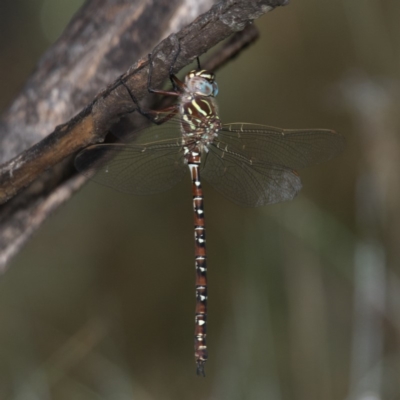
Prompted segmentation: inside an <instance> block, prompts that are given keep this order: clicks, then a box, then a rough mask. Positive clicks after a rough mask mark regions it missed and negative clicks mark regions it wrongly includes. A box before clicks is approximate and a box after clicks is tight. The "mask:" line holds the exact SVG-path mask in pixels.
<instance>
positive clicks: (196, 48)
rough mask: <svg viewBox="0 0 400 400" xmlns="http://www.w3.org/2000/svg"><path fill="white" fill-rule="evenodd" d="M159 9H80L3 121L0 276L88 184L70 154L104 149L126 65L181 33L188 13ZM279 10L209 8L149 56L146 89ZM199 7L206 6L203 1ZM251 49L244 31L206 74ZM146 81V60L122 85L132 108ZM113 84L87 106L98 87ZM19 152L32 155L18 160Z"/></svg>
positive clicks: (266, 4)
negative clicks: (246, 47)
mask: <svg viewBox="0 0 400 400" xmlns="http://www.w3.org/2000/svg"><path fill="white" fill-rule="evenodd" d="M161 3H162V4H164V1H161V0H160V1H159V2H158V4H157V6H154V5H152V4H149V5H147V6H143V3H138V4H135V3H132V1H129V2H126V1H124V0H93V1H90V2H88V3H86V5H85V6H84V7H83V8H82V10H81V11H80V12H79V13H78V14H77V15H76V16H75V17H74V18H73V20H72V21H71V23H70V24H69V26H68V27H67V29H66V31H65V32H64V34H63V35H62V37H61V38H60V39H59V40H58V41H57V42H56V43H55V44H54V45H53V46H52V47H51V48H50V49H49V51H48V52H47V53H46V54H45V55H44V56H43V58H42V59H41V61H40V62H39V64H38V67H37V69H36V71H35V72H34V74H33V75H32V77H31V78H30V79H29V81H28V82H27V84H26V85H25V87H24V89H23V90H22V92H21V94H20V95H19V96H18V97H17V99H16V100H15V102H14V103H13V104H12V106H11V107H10V109H9V110H8V111H7V112H6V113H5V114H4V116H3V119H2V121H1V122H0V138H1V139H0V146H1V147H0V148H1V149H2V154H1V157H2V160H3V161H4V160H6V159H10V158H11V157H13V156H14V158H12V159H11V160H10V161H8V162H5V163H4V164H3V165H1V166H0V203H5V202H7V203H5V204H3V206H1V207H0V269H1V268H4V266H5V265H6V263H7V262H8V261H9V260H10V258H11V257H12V256H13V255H14V254H16V253H17V252H18V250H19V249H20V248H21V246H22V245H23V243H24V242H25V241H26V240H27V239H28V238H29V236H30V235H31V234H32V233H33V232H34V231H35V230H36V229H37V228H38V227H39V226H40V224H41V223H42V222H43V221H44V220H45V219H46V218H47V216H48V215H49V213H50V212H51V211H53V210H54V209H56V208H57V207H58V206H59V205H60V204H61V203H62V202H64V201H66V200H67V199H68V198H69V197H70V196H71V195H72V193H74V192H75V191H76V190H77V189H78V188H79V187H80V186H81V185H82V184H83V183H84V182H85V177H82V176H80V175H77V174H76V173H75V170H74V169H73V164H72V162H73V157H74V155H75V154H76V152H77V151H79V150H80V149H82V148H84V147H86V146H87V145H89V144H92V143H96V142H101V141H103V140H104V138H105V135H106V134H107V132H108V131H109V128H110V127H111V126H112V124H113V123H115V122H116V121H117V120H118V119H119V118H120V117H121V116H122V115H124V114H126V113H127V112H131V111H132V102H131V101H130V99H129V97H128V96H127V93H126V89H125V88H124V87H122V86H121V85H120V80H119V79H117V80H115V77H117V76H118V75H119V74H120V72H119V71H123V70H124V69H125V70H126V69H127V63H129V60H127V59H128V57H127V55H131V56H132V58H133V57H135V56H137V55H139V54H143V53H145V52H148V51H149V49H150V48H151V47H152V46H153V45H154V43H155V42H156V41H157V40H158V39H159V38H160V37H163V36H164V37H165V34H166V33H170V31H171V30H172V29H176V28H177V27H178V21H179V20H180V18H181V16H182V15H184V12H185V11H187V8H188V5H187V4H186V3H185V2H182V1H178V0H176V1H171V0H167V1H165V4H164V7H160V5H161ZM198 3H200V2H198ZM286 3H287V0H259V1H248V0H247V1H246V0H236V1H233V0H231V1H223V2H221V3H218V4H217V5H215V6H213V7H212V8H211V9H210V10H209V11H208V12H206V13H204V14H202V15H201V16H199V17H198V18H197V19H196V20H195V21H193V22H192V23H191V24H189V25H188V26H186V27H185V28H183V29H182V30H180V31H179V32H178V33H176V34H172V35H170V36H169V37H167V38H166V39H165V40H163V41H162V42H160V43H159V44H158V45H157V46H156V47H155V48H154V50H153V63H154V73H153V76H152V78H153V81H152V83H153V86H154V87H157V86H160V85H161V83H162V82H163V80H165V78H166V77H167V76H168V73H169V68H170V65H171V63H172V60H173V58H174V55H175V54H176V51H177V48H178V46H179V48H180V52H179V57H178V59H177V60H176V63H175V69H176V71H178V70H179V69H181V68H182V67H184V66H186V65H187V64H189V63H190V62H192V61H193V60H194V59H195V58H196V57H197V56H199V55H201V54H203V53H204V52H206V51H207V50H209V49H210V48H212V47H213V46H215V45H216V44H217V43H218V42H219V41H221V40H223V39H225V38H227V37H228V36H229V35H231V34H232V33H235V32H238V31H241V30H243V29H244V28H245V27H246V26H249V25H250V24H251V22H252V21H253V20H254V19H255V18H257V17H259V16H261V15H262V14H263V13H265V12H267V11H270V10H272V9H273V8H274V7H276V6H280V5H285V4H286ZM202 4H206V5H208V3H207V1H204V2H203V3H202ZM94 9H95V10H96V12H94ZM93 15H96V18H95V19H93V18H92V16H93ZM110 15H113V18H112V19H110ZM178 16H179V18H178ZM175 21H176V22H175ZM139 34H140V35H139ZM253 39H254V30H251V29H249V30H248V31H247V33H246V34H245V35H241V36H240V35H239V36H236V38H235V39H234V41H231V42H228V44H226V45H225V47H224V48H223V51H222V52H221V53H219V54H218V55H217V57H216V59H218V61H216V60H214V65H212V66H213V67H217V66H218V63H219V64H220V63H222V62H224V61H226V59H228V58H229V57H231V56H233V55H234V54H235V53H236V52H238V51H239V50H240V48H241V47H243V45H245V44H246V43H247V42H250V41H251V40H253ZM235 40H236V42H235ZM178 43H179V44H178ZM207 67H208V66H207ZM147 74H148V59H147V57H143V58H141V59H140V60H139V61H138V62H136V63H135V64H134V65H133V66H132V67H130V68H129V70H128V71H127V72H126V73H125V74H124V75H123V79H124V81H125V82H126V83H127V84H128V85H129V87H130V88H131V90H132V91H133V93H135V96H136V97H137V98H138V99H142V98H143V97H144V96H145V95H146V94H147V85H146V82H147ZM113 80H115V82H114V83H113V84H111V85H109V86H108V87H107V88H106V89H105V90H103V91H101V92H100V93H99V94H97V95H96V96H95V97H94V99H93V100H92V101H91V102H90V103H89V99H90V98H93V96H94V94H95V92H96V91H97V90H98V89H99V88H100V87H101V86H103V85H104V84H105V83H106V82H110V81H113ZM85 103H89V104H88V105H87V106H85ZM83 107H84V108H83ZM82 108H83V110H82V111H81V112H79V113H78V114H77V115H76V116H75V117H73V118H72V119H71V120H70V121H69V122H68V123H66V124H63V125H60V126H58V127H56V129H55V130H54V131H53V132H52V133H51V134H50V135H47V132H48V131H51V127H52V126H55V125H57V124H60V123H61V122H62V121H65V120H68V119H69V118H71V116H72V115H74V114H76V112H77V111H78V110H79V109H82ZM42 138H43V139H42ZM40 139H42V140H41V141H40ZM35 142H37V143H36V144H33V143H35ZM29 146H31V147H29ZM26 147H29V148H28V149H27V150H24V151H23V152H22V153H21V154H19V155H17V156H15V154H17V153H18V152H20V151H22V150H23V149H25V148H26ZM29 184H30V186H29V187H28V188H26V189H24V190H22V189H23V188H24V187H26V186H27V185H29ZM17 194H18V195H17Z"/></svg>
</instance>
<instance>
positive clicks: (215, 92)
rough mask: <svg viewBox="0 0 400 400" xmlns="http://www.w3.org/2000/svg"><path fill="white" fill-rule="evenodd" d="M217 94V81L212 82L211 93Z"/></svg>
mask: <svg viewBox="0 0 400 400" xmlns="http://www.w3.org/2000/svg"><path fill="white" fill-rule="evenodd" d="M217 94H218V85H217V82H214V84H213V95H214V96H216V95H217Z"/></svg>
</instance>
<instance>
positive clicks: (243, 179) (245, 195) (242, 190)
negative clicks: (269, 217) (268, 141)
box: [202, 144, 301, 207]
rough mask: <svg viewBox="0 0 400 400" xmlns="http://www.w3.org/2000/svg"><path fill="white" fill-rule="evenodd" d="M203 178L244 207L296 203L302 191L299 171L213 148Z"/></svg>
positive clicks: (212, 146)
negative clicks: (287, 201) (294, 200)
mask: <svg viewBox="0 0 400 400" xmlns="http://www.w3.org/2000/svg"><path fill="white" fill-rule="evenodd" d="M202 176H203V178H204V179H206V180H207V181H208V182H209V183H210V184H211V185H212V186H213V187H214V189H215V190H217V191H218V192H219V193H221V194H222V195H223V196H225V197H226V198H228V199H229V200H231V201H233V202H234V203H236V204H238V205H241V206H249V207H258V206H263V205H266V204H272V203H278V202H281V201H286V200H292V199H293V198H294V197H295V196H296V195H297V193H298V192H299V191H300V189H301V181H300V178H299V176H298V175H297V173H296V172H295V171H292V170H290V169H288V168H284V167H280V166H278V165H272V164H268V163H260V162H253V163H249V161H248V160H247V159H246V158H244V157H241V156H240V155H239V154H237V153H229V152H227V151H225V150H221V149H220V148H218V147H217V146H216V145H214V144H212V145H210V146H209V152H208V153H207V154H206V155H205V156H204V163H203V165H202Z"/></svg>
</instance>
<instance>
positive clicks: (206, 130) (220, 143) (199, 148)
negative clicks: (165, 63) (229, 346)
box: [75, 62, 344, 376]
mask: <svg viewBox="0 0 400 400" xmlns="http://www.w3.org/2000/svg"><path fill="white" fill-rule="evenodd" d="M151 65H152V64H151V62H150V67H149V81H148V89H149V91H150V92H152V93H155V94H160V95H165V96H174V97H175V98H176V99H177V101H176V102H175V104H173V105H172V106H170V107H168V108H165V109H163V110H159V111H158V112H157V111H155V114H156V116H155V117H154V118H153V117H150V113H148V112H144V111H142V110H140V108H139V107H138V110H139V111H140V112H141V113H142V114H143V115H145V116H146V117H149V119H153V122H156V124H155V125H153V126H151V127H149V128H147V129H145V130H144V131H143V132H142V133H141V134H140V135H139V139H138V140H137V141H135V142H132V143H108V144H98V145H92V146H89V147H87V148H86V149H84V150H83V151H81V152H80V153H79V154H78V155H77V157H76V159H75V166H76V168H77V169H78V170H79V171H82V172H84V173H86V174H90V176H91V177H92V179H93V180H94V181H96V182H98V183H101V184H103V185H106V186H109V187H112V188H114V189H117V190H119V191H122V192H125V193H129V194H135V195H148V194H155V193H160V192H163V191H166V190H168V189H170V188H172V187H173V186H174V185H176V184H177V183H178V182H180V181H181V180H182V179H183V178H184V176H185V175H186V174H187V170H189V172H190V176H191V182H192V194H193V212H194V239H195V240H194V242H195V251H194V253H195V270H196V275H195V293H196V305H195V333H194V354H195V361H196V371H197V374H198V375H202V376H205V368H204V367H205V363H206V361H207V359H208V351H207V342H206V339H207V300H208V296H207V252H206V230H205V215H204V200H203V188H202V179H204V180H206V181H208V182H209V183H210V184H211V186H213V187H214V189H216V190H217V191H218V192H219V193H221V194H222V195H223V196H225V197H226V198H227V199H229V200H231V201H233V202H234V203H236V204H238V205H240V206H249V207H259V206H264V205H266V204H273V203H278V202H282V201H287V200H292V199H293V198H294V197H295V196H296V195H297V194H298V192H299V191H300V189H301V187H302V185H301V180H300V176H299V174H298V172H297V170H299V169H302V168H305V167H309V166H312V165H315V164H319V163H321V162H324V161H328V160H330V159H332V158H334V157H335V156H337V155H338V154H339V153H340V152H341V151H342V149H343V146H344V138H343V136H342V135H340V134H338V133H335V132H334V131H332V130H327V129H295V130H290V129H281V128H275V127H270V126H265V125H258V124H250V123H242V122H238V123H227V124H223V123H222V122H221V121H220V118H219V116H218V109H217V103H216V100H215V97H216V96H217V94H218V85H217V82H216V81H215V75H214V74H213V73H212V72H210V71H207V70H204V69H200V65H198V69H194V70H192V71H190V72H189V73H188V74H186V76H185V78H184V80H183V81H181V80H180V79H179V78H178V77H177V76H175V75H173V74H172V73H171V74H170V79H171V82H172V85H173V88H172V90H169V91H165V90H155V89H151V84H150V81H151ZM124 86H125V87H126V88H127V90H128V92H129V94H130V96H131V99H132V100H133V101H134V102H135V103H136V104H138V103H137V101H136V98H135V97H134V95H133V93H132V92H131V91H130V89H129V87H127V86H126V85H125V84H124ZM149 138H150V139H149Z"/></svg>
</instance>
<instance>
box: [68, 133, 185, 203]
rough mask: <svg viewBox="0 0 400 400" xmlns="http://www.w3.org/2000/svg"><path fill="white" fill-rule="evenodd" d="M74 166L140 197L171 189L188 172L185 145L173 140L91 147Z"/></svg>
mask: <svg viewBox="0 0 400 400" xmlns="http://www.w3.org/2000/svg"><path fill="white" fill-rule="evenodd" d="M75 167H76V168H77V170H78V171H80V172H83V173H84V174H85V175H88V176H90V177H91V179H92V180H94V181H95V182H98V183H101V184H103V185H106V186H109V187H111V188H113V189H116V190H119V191H121V192H125V193H130V194H137V195H145V194H153V193H160V192H163V191H165V190H168V189H170V188H171V187H173V186H174V185H176V184H177V183H178V182H179V181H180V180H181V179H182V178H183V176H184V174H185V173H186V171H187V166H186V163H185V159H184V156H183V150H182V146H181V145H180V144H178V143H177V142H176V141H171V140H165V141H162V142H158V143H157V144H149V145H126V144H99V145H94V146H89V147H88V148H86V149H84V150H83V151H81V152H80V153H79V154H78V155H77V156H76V158H75Z"/></svg>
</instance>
